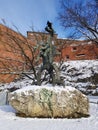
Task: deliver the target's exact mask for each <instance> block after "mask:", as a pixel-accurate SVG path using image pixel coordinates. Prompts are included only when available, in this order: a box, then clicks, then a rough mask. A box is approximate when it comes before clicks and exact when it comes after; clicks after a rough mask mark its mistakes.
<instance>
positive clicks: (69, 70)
mask: <svg viewBox="0 0 98 130" xmlns="http://www.w3.org/2000/svg"><path fill="white" fill-rule="evenodd" d="M94 74H98V61H97V60H92V61H91V60H90V61H67V62H65V63H64V64H63V66H62V75H63V76H64V77H65V86H72V87H75V88H79V89H82V90H84V91H87V87H88V86H92V87H93V85H95V87H94V88H92V92H94V91H97V90H98V82H96V81H97V80H96V81H95V80H93V79H92V78H90V77H91V76H93V75H94ZM82 79H86V80H87V81H86V80H85V81H83V80H82ZM31 83H32V81H31V80H28V79H27V78H24V79H20V80H19V81H17V82H12V83H10V84H0V91H6V90H7V88H13V87H15V88H22V87H28V86H29V85H31ZM89 99H90V102H91V103H90V117H88V118H80V119H47V118H45V119H38V118H22V117H17V116H16V115H15V110H14V109H13V108H12V107H11V106H9V105H5V106H0V130H98V104H97V102H98V97H97V96H96V97H93V96H91V97H89ZM94 102H95V103H94Z"/></svg>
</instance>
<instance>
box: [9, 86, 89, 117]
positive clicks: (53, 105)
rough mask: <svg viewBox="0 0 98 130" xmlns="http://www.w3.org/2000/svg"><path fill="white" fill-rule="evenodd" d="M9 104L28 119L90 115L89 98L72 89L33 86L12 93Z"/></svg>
mask: <svg viewBox="0 0 98 130" xmlns="http://www.w3.org/2000/svg"><path fill="white" fill-rule="evenodd" d="M9 102H10V104H11V105H12V106H13V107H14V108H15V109H16V110H17V113H18V115H20V116H21V115H24V116H26V117H45V118H46V117H47V118H50V117H54V118H57V117H60V118H64V117H67V118H78V117H84V116H88V115H89V101H88V99H87V97H86V96H85V95H83V94H82V93H81V92H80V91H78V90H77V89H75V88H72V87H65V88H60V87H45V86H43V87H39V86H31V87H29V88H25V89H20V90H16V91H15V92H13V93H10V96H9Z"/></svg>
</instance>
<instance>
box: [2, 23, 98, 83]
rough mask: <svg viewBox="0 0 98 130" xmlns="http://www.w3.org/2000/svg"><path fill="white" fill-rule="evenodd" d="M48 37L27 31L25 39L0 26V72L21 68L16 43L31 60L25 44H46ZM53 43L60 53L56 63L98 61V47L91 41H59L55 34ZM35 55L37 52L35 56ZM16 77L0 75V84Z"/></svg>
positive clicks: (20, 58)
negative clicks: (62, 61)
mask: <svg viewBox="0 0 98 130" xmlns="http://www.w3.org/2000/svg"><path fill="white" fill-rule="evenodd" d="M48 36H49V34H47V33H42V32H29V31H28V32H27V37H24V36H23V35H21V34H20V33H17V32H15V31H13V30H12V29H10V28H8V27H5V26H4V25H0V72H2V71H3V70H4V69H5V68H6V67H8V68H10V69H11V67H12V70H11V71H13V67H14V68H15V67H16V68H17V69H19V68H21V67H23V64H22V63H20V62H17V59H18V60H21V61H22V60H24V59H23V57H22V54H20V53H19V48H18V46H17V44H16V42H18V43H21V47H22V48H24V50H25V52H26V54H27V55H28V57H30V58H32V54H31V51H30V49H29V47H28V46H27V44H26V43H29V45H30V46H31V47H34V46H35V45H36V44H37V43H38V42H43V41H44V42H46V41H47V40H48ZM53 41H54V45H55V47H56V49H57V50H58V52H60V53H61V54H60V55H57V56H56V57H55V60H56V61H60V60H61V59H63V60H65V61H67V60H93V59H98V47H96V45H95V44H93V43H92V42H91V41H78V40H68V39H59V38H58V37H57V34H55V35H54V38H53ZM11 46H13V47H14V48H12V47H11ZM13 52H14V53H13ZM37 54H38V52H37V53H36V54H35V56H36V55H37ZM2 57H3V58H2ZM4 58H5V59H7V58H9V59H13V61H12V60H9V61H8V62H7V60H4ZM1 61H3V62H4V63H6V66H5V65H4V64H2V62H1ZM17 77H18V76H17V75H10V74H0V82H11V81H13V80H14V79H15V78H17Z"/></svg>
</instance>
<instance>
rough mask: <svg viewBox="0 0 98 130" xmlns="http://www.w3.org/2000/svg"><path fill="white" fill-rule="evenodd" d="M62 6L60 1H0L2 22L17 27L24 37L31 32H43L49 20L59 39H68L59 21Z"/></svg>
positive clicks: (0, 19)
mask: <svg viewBox="0 0 98 130" xmlns="http://www.w3.org/2000/svg"><path fill="white" fill-rule="evenodd" d="M59 8H60V5H59V0H0V21H2V20H5V21H6V24H7V25H8V26H9V27H11V28H14V27H13V25H15V26H17V28H18V29H19V30H20V32H21V33H22V34H23V35H26V31H31V27H32V26H33V28H34V30H35V31H42V30H44V27H45V26H46V23H47V20H50V21H51V22H52V23H53V27H54V30H55V31H56V33H57V34H58V36H59V37H66V35H65V34H64V30H63V28H62V27H61V26H60V25H59V22H58V21H57V15H58V11H59Z"/></svg>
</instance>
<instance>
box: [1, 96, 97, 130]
mask: <svg viewBox="0 0 98 130" xmlns="http://www.w3.org/2000/svg"><path fill="white" fill-rule="evenodd" d="M89 99H90V101H91V102H95V103H97V101H98V97H89ZM0 130H98V104H94V103H90V117H88V118H79V119H66V118H65V119H47V118H43V119H42V118H22V117H17V116H16V115H15V110H14V109H13V108H12V107H11V106H9V105H5V106H0Z"/></svg>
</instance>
